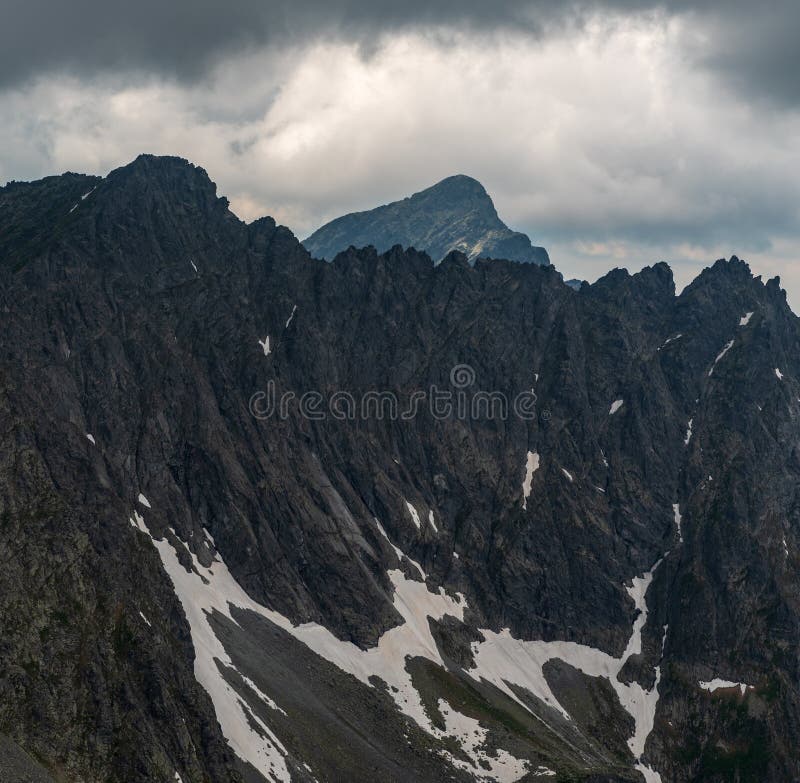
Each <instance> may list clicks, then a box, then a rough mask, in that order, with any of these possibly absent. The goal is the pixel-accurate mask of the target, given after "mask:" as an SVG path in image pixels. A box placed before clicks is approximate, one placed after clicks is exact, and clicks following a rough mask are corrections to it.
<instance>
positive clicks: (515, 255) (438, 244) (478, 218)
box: [303, 175, 550, 264]
mask: <svg viewBox="0 0 800 783" xmlns="http://www.w3.org/2000/svg"><path fill="white" fill-rule="evenodd" d="M303 245H305V247H306V249H307V250H308V251H309V253H311V255H312V256H314V257H315V258H325V259H328V260H329V261H330V260H332V259H333V258H334V257H335V256H336V254H337V253H340V252H341V251H343V250H347V248H348V247H351V246H352V247H367V246H369V245H372V246H373V247H375V248H377V250H378V251H379V252H384V251H386V250H389V249H390V248H392V247H394V246H395V245H401V246H402V247H406V248H408V247H414V248H416V249H417V250H422V251H424V252H426V253H427V254H428V255H429V256H430V257H431V258H432V259H433V260H434V261H440V260H441V259H443V258H444V257H445V256H446V255H447V254H448V253H449V252H450V251H452V250H458V251H459V252H461V253H464V254H465V255H466V256H467V257H468V258H469V260H470V261H474V260H475V259H476V258H479V257H482V258H506V259H509V260H512V261H524V262H527V263H533V264H549V263H550V259H549V258H548V256H547V251H546V250H545V249H544V248H543V247H534V246H532V245H531V241H530V239H528V237H527V236H526V235H525V234H521V233H519V232H517V231H512V230H511V229H510V228H508V226H506V224H505V223H503V221H502V220H500V218H499V217H498V216H497V211H496V210H495V208H494V204H493V203H492V199H491V198H490V197H489V194H488V193H487V192H486V190H485V189H484V187H483V185H481V183H480V182H478V181H477V180H475V179H472V177H466V176H464V175H457V176H454V177H447V179H443V180H442V181H441V182H438V183H437V184H436V185H433V186H432V187H430V188H427V189H426V190H422V191H420V192H419V193H415V194H414V195H413V196H409V197H408V198H405V199H402V200H401V201H395V202H393V203H391V204H386V205H384V206H382V207H377V208H375V209H371V210H369V211H367V212H354V213H351V214H349V215H344V216H343V217H340V218H336V220H332V221H331V222H330V223H327V224H326V225H324V226H322V228H319V229H317V230H316V231H315V232H314V233H313V234H312V235H311V236H310V237H308V239H306V240H304V241H303Z"/></svg>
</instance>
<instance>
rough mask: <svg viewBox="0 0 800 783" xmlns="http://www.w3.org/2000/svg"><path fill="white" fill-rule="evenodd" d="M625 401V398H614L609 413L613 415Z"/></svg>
mask: <svg viewBox="0 0 800 783" xmlns="http://www.w3.org/2000/svg"><path fill="white" fill-rule="evenodd" d="M623 402H625V400H614V402H612V403H611V407H610V408H609V410H608V415H609V416H613V415H614V414H615V413H616V412H617V411H618V410H619V409H620V408H621V407H622V403H623Z"/></svg>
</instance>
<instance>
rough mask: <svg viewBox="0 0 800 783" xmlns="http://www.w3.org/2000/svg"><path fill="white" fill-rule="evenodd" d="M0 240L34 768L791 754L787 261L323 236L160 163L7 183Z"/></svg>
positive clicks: (578, 774)
mask: <svg viewBox="0 0 800 783" xmlns="http://www.w3.org/2000/svg"><path fill="white" fill-rule="evenodd" d="M0 248H1V249H2V255H1V256H0V312H2V313H3V315H4V325H5V329H4V332H3V340H2V345H0V412H2V413H0V422H1V423H2V428H0V432H2V440H3V443H2V449H0V455H2V456H0V558H2V561H3V563H4V567H3V569H2V570H0V582H1V583H2V586H1V587H0V627H2V630H3V633H2V635H0V736H1V737H2V742H3V743H5V744H6V746H8V747H11V748H13V753H11V752H9V758H11V759H12V762H13V763H15V764H17V765H18V767H19V768H21V767H22V766H26V767H27V769H26V770H25V772H24V773H22V772H20V776H21V775H22V774H29V773H30V774H34V772H35V774H43V773H42V772H41V770H46V774H47V775H49V776H50V778H51V779H52V780H54V781H77V780H81V781H101V780H102V781H108V780H114V781H116V780H119V781H152V780H164V781H167V780H170V781H172V780H178V779H180V780H182V781H184V782H185V783H188V781H239V780H246V781H262V780H265V779H266V780H293V781H311V780H318V781H342V780H348V781H361V780H363V781H368V780H376V779H379V780H387V781H391V780H397V781H426V782H427V781H440V780H441V781H445V780H458V781H476V780H500V781H505V780H524V781H531V780H537V779H540V778H552V779H554V780H564V781H568V780H570V781H572V780H585V781H641V780H643V779H644V780H646V781H653V780H663V781H666V780H670V781H679V782H680V783H683V782H684V781H701V780H702V781H725V780H734V779H735V780H741V781H745V780H759V781H765V780H767V781H782V780H787V779H792V778H793V777H795V776H797V775H798V774H800V769H798V761H797V758H796V754H795V752H794V748H795V746H796V743H797V738H798V736H799V732H800V721H798V705H800V676H798V669H797V656H796V650H797V649H798V642H800V623H798V618H799V617H800V606H799V605H798V601H800V594H799V593H798V580H797V564H798V555H800V520H799V519H798V513H799V511H800V503H798V486H800V484H798V480H797V479H798V472H800V401H798V398H799V397H800V394H799V392H800V388H799V387H798V382H797V379H798V377H800V362H798V356H800V352H799V351H798V347H799V343H800V326H798V319H797V318H796V317H795V316H794V314H793V313H792V312H791V311H790V309H789V308H788V305H787V304H786V298H785V294H784V292H783V291H782V290H781V288H780V284H779V281H778V280H777V279H776V280H771V281H769V282H768V283H766V284H764V283H762V282H761V281H760V280H759V279H756V278H753V276H752V275H751V273H750V270H749V269H748V267H747V265H746V264H744V263H743V262H741V261H739V260H738V259H735V258H734V259H731V260H730V261H718V262H717V263H716V264H714V265H713V266H712V267H711V268H709V269H707V270H705V271H704V272H703V273H702V274H701V275H700V276H699V277H698V278H697V279H696V280H695V281H694V282H693V283H692V284H691V285H690V286H688V287H687V288H686V289H685V290H684V291H683V292H682V293H681V294H680V295H679V296H676V295H675V287H674V283H673V280H672V275H671V272H670V270H669V268H668V267H667V266H666V265H664V264H657V265H655V266H653V267H649V268H647V269H644V270H642V272H640V273H637V274H635V275H629V274H628V273H627V272H625V271H623V270H615V271H613V272H611V273H609V274H608V275H606V276H605V277H604V278H602V279H601V280H599V281H598V282H597V283H595V284H592V285H584V286H582V287H581V289H580V290H579V291H575V290H573V289H571V288H569V287H568V286H566V285H565V284H564V283H563V281H562V280H561V277H560V275H559V274H558V273H557V272H556V271H555V270H554V269H553V268H552V267H549V266H538V265H532V264H519V263H514V262H510V261H504V260H502V259H501V260H492V261H478V262H477V263H475V264H474V265H472V264H470V263H469V262H468V259H467V258H466V257H465V256H464V255H461V254H458V253H453V254H450V255H449V256H447V257H446V258H445V259H444V260H443V262H442V263H441V264H435V263H434V262H433V260H432V259H431V257H429V256H428V255H426V254H424V253H420V252H416V251H404V250H402V249H401V248H392V249H390V250H389V251H388V252H386V253H384V254H379V253H377V251H375V250H374V249H364V250H350V251H347V252H344V253H341V254H339V255H338V256H337V257H336V258H335V259H334V261H333V262H332V263H323V262H321V261H318V260H315V259H313V258H312V257H311V256H310V255H309V253H308V252H307V251H306V250H305V249H304V248H303V247H302V246H301V245H300V243H298V242H297V240H296V239H295V238H294V236H293V235H292V234H291V233H290V232H289V231H288V230H287V229H285V228H282V227H279V226H277V225H276V224H275V223H274V221H272V220H271V219H268V218H265V219H262V220H259V221H256V222H254V223H252V224H250V225H245V224H244V223H242V222H240V221H239V220H238V219H237V218H236V217H235V216H234V215H233V214H232V213H231V212H230V210H229V209H228V204H227V202H226V200H225V199H222V198H219V197H218V196H217V194H216V189H215V187H214V185H213V183H211V181H210V180H209V179H208V177H207V175H206V174H205V172H204V171H203V170H202V169H199V168H196V167H193V166H191V165H190V164H188V163H186V162H185V161H182V160H180V159H174V158H156V157H152V156H142V157H140V158H138V159H137V160H136V161H134V162H133V163H132V164H130V165H129V166H126V167H123V168H122V169H118V170H117V171H115V172H112V173H111V174H110V175H109V176H108V177H106V178H103V179H99V178H82V177H80V176H79V175H64V176H63V177H56V178H49V179H48V180H44V181H41V182H39V183H30V184H25V183H16V184H14V185H12V186H8V187H6V188H3V189H2V190H0ZM434 387H435V389H436V390H438V391H446V392H450V394H451V397H450V399H451V401H452V403H453V406H454V407H453V408H452V410H451V411H450V414H449V415H440V414H441V411H440V410H438V409H437V410H434V409H433V408H431V407H430V405H429V404H428V403H429V401H430V398H431V397H432V395H433V389H434ZM271 389H272V390H273V397H274V398H275V399H284V400H287V399H288V402H287V406H286V415H279V414H276V413H275V412H274V411H273V412H272V413H271V414H270V413H269V410H268V407H265V405H266V403H267V402H268V400H269V392H270V390H271ZM376 392H382V393H386V394H387V395H390V396H389V397H388V399H389V402H388V403H387V402H385V400H386V399H387V397H383V398H382V399H383V400H384V402H383V404H387V405H389V406H390V407H389V409H388V410H387V409H385V410H384V412H383V414H382V415H380V416H379V415H378V414H377V412H376V409H375V408H374V407H373V408H369V409H368V410H367V411H366V412H364V410H363V408H362V407H361V406H362V404H363V401H364V399H365V397H366V398H367V399H374V398H371V397H367V396H368V395H370V394H374V393H376ZM419 392H424V393H425V394H426V395H427V398H426V400H425V404H424V405H421V406H420V407H419V409H418V410H417V411H416V414H415V415H414V416H410V417H408V418H403V417H402V416H401V415H400V412H402V411H403V410H405V406H406V404H407V403H408V401H409V399H410V398H411V397H412V395H414V393H419ZM289 393H290V394H292V395H294V396H293V397H291V398H288V397H287V396H282V395H287V394H289ZM304 394H305V395H306V397H305V398H304V397H303V395H304ZM337 394H338V395H339V396H338V397H337V396H336V395H337ZM480 394H484V395H486V394H494V395H495V396H493V397H491V399H490V400H489V402H486V403H485V404H483V407H481V405H478V408H477V410H478V413H477V415H472V413H470V414H469V415H468V414H467V413H464V411H466V410H469V411H470V412H471V411H472V410H473V406H474V404H475V400H476V398H479V396H480ZM260 395H261V396H260ZM346 395H349V396H350V397H352V399H353V400H354V401H355V402H356V403H357V410H356V412H355V414H354V415H350V413H351V412H350V411H348V410H347V409H346V408H345V409H344V413H345V415H341V414H342V410H343V409H342V408H341V407H337V405H333V406H332V400H333V399H337V400H339V401H340V403H341V401H342V400H344V401H345V403H346V402H347V399H348V397H347V396H346ZM391 395H394V397H395V398H396V399H397V400H398V412H397V413H396V414H394V415H393V414H392V411H391V402H390V400H391ZM459 395H461V396H459ZM303 399H304V400H305V405H306V407H305V408H301V406H300V401H301V400H303ZM484 399H485V397H484ZM502 399H505V400H507V401H508V403H509V408H508V411H507V412H506V415H505V416H503V415H500V414H497V415H490V414H489V412H488V411H489V408H488V407H487V406H488V405H489V403H492V401H495V402H496V401H497V400H502ZM315 400H316V402H315ZM519 400H522V401H524V405H522V406H521V407H518V408H517V409H514V408H513V403H514V402H518V401H519ZM371 404H372V403H369V405H371ZM459 404H462V405H464V406H466V407H464V408H462V409H459V407H458V406H459ZM492 404H494V403H492ZM498 404H499V403H498ZM308 406H310V407H308ZM370 410H371V411H372V412H371V413H370ZM320 411H323V413H324V415H322V416H319V415H318V414H319V412H320ZM462 413H463V415H462ZM20 779H24V778H20ZM34 779H35V778H34Z"/></svg>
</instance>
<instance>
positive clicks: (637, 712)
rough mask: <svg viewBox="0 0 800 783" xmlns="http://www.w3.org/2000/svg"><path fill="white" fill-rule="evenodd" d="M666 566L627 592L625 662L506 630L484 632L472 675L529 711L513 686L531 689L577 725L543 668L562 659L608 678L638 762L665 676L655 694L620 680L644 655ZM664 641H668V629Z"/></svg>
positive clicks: (637, 581)
mask: <svg viewBox="0 0 800 783" xmlns="http://www.w3.org/2000/svg"><path fill="white" fill-rule="evenodd" d="M661 562H662V560H659V561H658V562H657V563H656V564H655V565H654V566H653V567H652V568H651V569H650V570H649V571H648V572H647V573H645V574H644V575H643V576H640V577H635V578H634V579H633V580H632V582H631V585H630V586H629V587H626V588H625V589H626V590H627V592H628V595H630V597H631V598H632V599H633V601H634V604H635V606H636V609H637V610H638V616H637V617H636V619H635V621H634V623H633V629H632V631H631V636H630V639H629V640H628V645H627V647H626V649H625V652H624V653H623V654H622V657H621V658H614V657H613V656H611V655H609V654H608V653H605V652H603V651H602V650H597V649H595V648H593V647H589V646H587V645H582V644H577V643H575V642H563V641H554V642H545V641H523V640H521V639H515V638H514V637H513V636H511V632H510V631H509V629H508V628H504V629H502V630H501V631H500V632H499V633H497V632H494V631H490V630H485V629H481V634H483V636H484V637H485V639H486V641H484V642H473V643H472V645H471V648H472V653H473V656H474V662H475V663H474V667H473V669H471V670H470V671H469V672H468V673H469V674H470V675H471V676H473V677H475V678H476V679H484V680H486V681H488V682H490V683H492V684H493V685H495V687H497V688H498V689H500V690H501V691H503V692H504V693H505V694H506V695H507V696H508V697H509V698H511V699H513V700H514V701H516V702H518V703H519V704H520V705H522V706H523V707H524V708H525V709H526V710H527V709H528V708H527V707H526V706H525V704H524V703H523V702H522V701H521V700H520V699H519V698H518V697H517V695H516V694H515V693H514V691H513V690H512V689H511V688H510V687H509V685H508V683H515V684H516V685H519V686H521V687H523V688H526V689H527V690H529V691H530V692H531V693H532V694H533V695H534V696H536V697H537V698H539V699H541V700H542V701H543V702H544V703H545V704H547V705H549V706H551V707H553V708H554V709H556V710H558V711H559V712H561V714H562V715H563V716H564V717H565V718H567V719H568V720H572V718H571V716H570V715H569V713H568V712H567V711H566V709H565V708H564V707H562V706H561V704H559V702H558V700H557V699H556V697H555V695H554V694H553V692H552V691H551V690H550V686H549V685H548V684H547V680H546V679H545V677H544V674H543V668H544V665H545V664H546V663H547V662H548V661H551V660H554V659H559V660H562V661H564V662H565V663H567V664H569V665H570V666H573V667H574V668H576V669H580V670H581V671H582V672H583V673H584V674H587V675H589V676H590V677H605V678H606V679H608V681H609V683H610V684H611V687H612V688H613V689H614V690H615V691H616V693H617V696H618V698H619V701H620V704H621V705H622V706H623V707H624V708H625V710H626V711H627V712H628V713H629V714H630V715H631V716H632V717H633V719H634V725H635V729H634V734H633V736H632V737H631V738H630V739H629V740H628V747H629V748H630V750H631V752H632V753H633V756H634V758H635V759H637V760H638V759H639V758H640V757H641V755H642V753H643V752H644V746H645V742H646V741H647V737H648V736H649V734H650V732H651V731H652V728H653V723H654V721H655V710H656V705H657V703H658V685H659V683H660V681H661V670H660V667H658V666H657V667H656V678H655V683H654V685H653V687H652V688H651V689H650V690H646V689H645V688H643V687H642V686H641V685H640V684H639V683H638V682H631V683H627V684H626V683H623V682H620V681H619V679H618V675H619V673H620V671H621V670H622V667H623V666H624V665H625V662H626V661H627V660H628V658H630V656H631V655H637V654H639V653H641V651H642V629H643V628H644V626H645V624H646V622H647V600H646V595H647V590H648V588H649V587H650V584H651V582H652V581H653V574H654V573H655V570H656V569H657V568H658V566H659V565H660V564H661ZM664 639H665V640H666V629H665V632H664Z"/></svg>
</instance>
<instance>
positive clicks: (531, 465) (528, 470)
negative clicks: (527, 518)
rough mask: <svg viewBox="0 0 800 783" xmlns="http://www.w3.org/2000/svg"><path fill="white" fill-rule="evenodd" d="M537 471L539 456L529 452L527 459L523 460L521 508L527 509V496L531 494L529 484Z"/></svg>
mask: <svg viewBox="0 0 800 783" xmlns="http://www.w3.org/2000/svg"><path fill="white" fill-rule="evenodd" d="M537 470H539V454H538V453H537V452H535V451H529V452H528V456H527V459H526V460H525V478H524V479H523V481H522V508H523V509H527V508H528V496H529V495H530V494H531V482H532V481H533V474H534V473H536V471H537Z"/></svg>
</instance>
